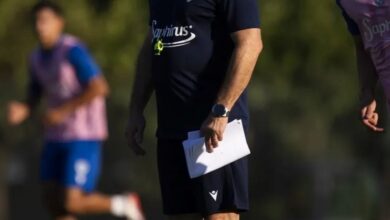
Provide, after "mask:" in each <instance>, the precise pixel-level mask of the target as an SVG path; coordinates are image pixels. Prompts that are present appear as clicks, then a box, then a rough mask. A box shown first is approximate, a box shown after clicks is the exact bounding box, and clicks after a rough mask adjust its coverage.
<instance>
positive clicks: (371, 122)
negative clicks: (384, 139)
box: [362, 113, 384, 132]
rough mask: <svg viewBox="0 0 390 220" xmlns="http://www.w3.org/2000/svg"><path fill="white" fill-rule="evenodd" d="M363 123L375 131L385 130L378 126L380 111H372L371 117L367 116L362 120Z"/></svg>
mask: <svg viewBox="0 0 390 220" xmlns="http://www.w3.org/2000/svg"><path fill="white" fill-rule="evenodd" d="M362 121H363V124H364V125H365V126H367V127H368V128H369V129H370V130H372V131H375V132H383V131H384V129H383V128H380V127H377V125H378V121H379V115H378V113H372V115H371V117H370V118H367V117H366V118H365V119H363V120H362Z"/></svg>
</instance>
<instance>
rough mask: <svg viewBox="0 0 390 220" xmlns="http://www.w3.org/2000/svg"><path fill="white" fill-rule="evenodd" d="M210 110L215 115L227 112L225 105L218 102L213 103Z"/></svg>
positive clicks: (221, 115)
mask: <svg viewBox="0 0 390 220" xmlns="http://www.w3.org/2000/svg"><path fill="white" fill-rule="evenodd" d="M212 112H213V115H214V116H216V117H223V116H225V115H226V113H227V111H226V108H225V106H223V105H220V104H217V105H214V106H213V109H212Z"/></svg>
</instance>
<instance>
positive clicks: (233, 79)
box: [201, 28, 263, 151]
mask: <svg viewBox="0 0 390 220" xmlns="http://www.w3.org/2000/svg"><path fill="white" fill-rule="evenodd" d="M231 37H232V39H233V41H234V44H235V49H234V52H233V55H232V58H231V61H230V65H229V69H228V72H227V75H226V78H225V80H224V83H223V84H222V87H221V90H220V92H219V94H218V96H217V100H216V104H222V105H224V106H225V107H227V108H228V109H229V110H230V109H232V107H233V106H234V104H235V103H236V101H237V99H238V98H239V97H240V96H241V94H242V92H243V91H244V90H245V88H246V87H247V86H248V84H249V81H250V79H251V77H252V73H253V70H254V68H255V66H256V63H257V60H258V57H259V55H260V53H261V51H262V48H263V44H262V40H261V31H260V29H258V28H251V29H245V30H241V31H237V32H235V33H233V34H232V36H231ZM227 122H228V118H227V117H221V118H216V117H212V116H210V117H209V118H208V119H207V120H206V121H205V123H204V124H203V126H202V129H201V130H202V132H203V134H204V135H205V140H206V146H207V148H208V150H209V151H212V148H214V147H217V146H218V141H221V140H222V138H223V133H224V130H225V127H226V124H227Z"/></svg>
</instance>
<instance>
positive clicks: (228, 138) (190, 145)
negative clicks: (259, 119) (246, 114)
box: [183, 120, 250, 178]
mask: <svg viewBox="0 0 390 220" xmlns="http://www.w3.org/2000/svg"><path fill="white" fill-rule="evenodd" d="M183 147H184V152H185V156H186V160H187V167H188V172H189V174H190V177H191V178H196V177H199V176H202V175H204V174H207V173H210V172H212V171H214V170H217V169H219V168H221V167H223V166H226V165H228V164H230V163H232V162H234V161H236V160H239V159H241V158H243V157H245V156H247V155H249V154H250V150H249V147H248V143H247V141H246V138H245V132H244V128H243V125H242V121H241V120H234V121H232V122H230V123H229V124H228V125H227V127H226V130H225V133H224V135H223V140H222V141H220V142H219V144H218V147H217V148H215V149H214V151H213V152H212V153H208V152H207V150H206V145H205V140H204V138H203V137H201V134H200V131H192V132H189V133H188V139H187V140H185V141H184V142H183Z"/></svg>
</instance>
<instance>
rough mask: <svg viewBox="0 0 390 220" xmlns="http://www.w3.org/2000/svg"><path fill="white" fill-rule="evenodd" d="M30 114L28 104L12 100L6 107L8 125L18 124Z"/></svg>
mask: <svg viewBox="0 0 390 220" xmlns="http://www.w3.org/2000/svg"><path fill="white" fill-rule="evenodd" d="M29 115H30V108H29V107H28V105H26V104H24V103H22V102H17V101H12V102H10V103H9V104H8V108H7V121H8V123H9V124H10V125H19V124H21V123H22V122H23V121H24V120H26V118H27V117H28V116H29Z"/></svg>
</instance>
